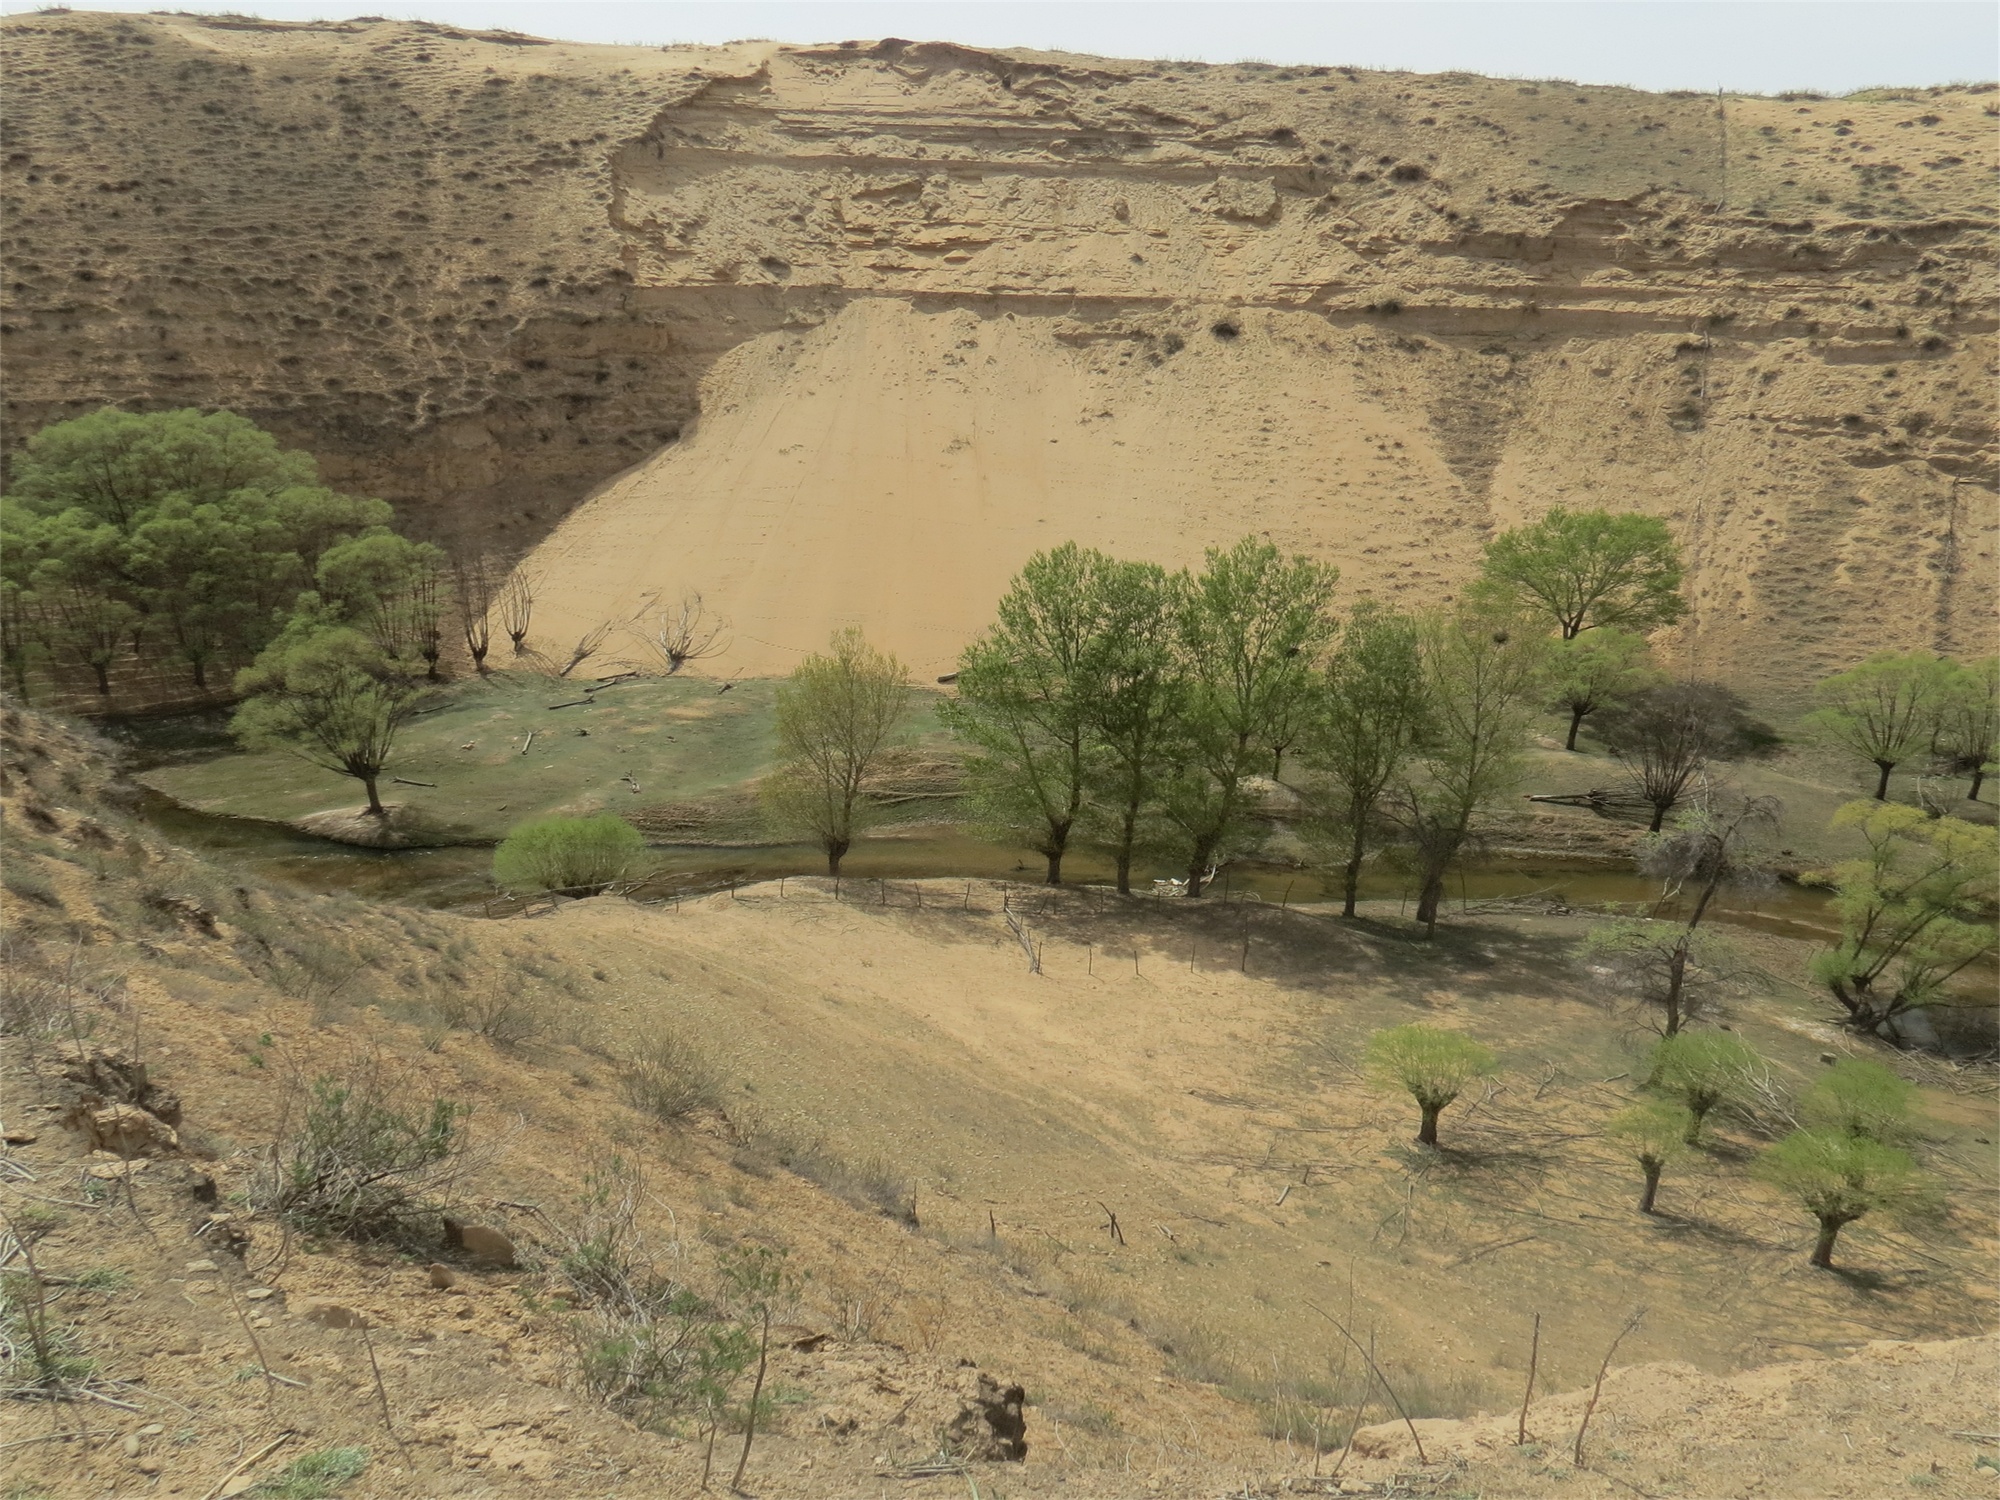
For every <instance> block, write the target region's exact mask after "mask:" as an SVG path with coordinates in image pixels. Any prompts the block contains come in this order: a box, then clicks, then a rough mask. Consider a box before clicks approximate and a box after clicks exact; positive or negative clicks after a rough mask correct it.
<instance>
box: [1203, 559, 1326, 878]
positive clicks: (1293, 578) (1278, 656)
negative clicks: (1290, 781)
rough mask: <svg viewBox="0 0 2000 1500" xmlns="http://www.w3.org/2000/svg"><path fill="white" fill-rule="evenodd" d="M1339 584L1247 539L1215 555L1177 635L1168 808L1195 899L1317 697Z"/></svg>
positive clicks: (1320, 569) (1312, 566)
mask: <svg viewBox="0 0 2000 1500" xmlns="http://www.w3.org/2000/svg"><path fill="white" fill-rule="evenodd" d="M1339 576H1340V575H1339V570H1338V569H1335V568H1332V567H1329V566H1327V565H1325V564H1322V563H1316V562H1314V561H1312V559H1310V558H1307V557H1290V558H1287V557H1284V556H1283V555H1281V554H1280V553H1279V551H1278V549H1277V548H1276V547H1274V546H1273V545H1272V544H1271V543H1269V542H1263V541H1259V540H1258V539H1257V538H1255V537H1245V538H1243V540H1242V541H1240V542H1238V543H1237V544H1236V545H1235V546H1234V547H1231V548H1230V549H1229V550H1228V551H1226V552H1225V551H1222V550H1221V549H1219V548H1214V547H1211V548H1210V549H1209V551H1208V561H1207V564H1206V566H1204V567H1203V569H1202V571H1201V573H1200V574H1199V575H1197V576H1196V578H1195V579H1194V581H1193V583H1192V585H1191V586H1190V587H1189V588H1188V590H1187V591H1186V594H1185V597H1184V600H1183V607H1182V610H1181V620H1180V631H1179V635H1180V647H1181V651H1182V653H1183V654H1184V656H1185V658H1186V661H1187V670H1188V692H1187V705H1186V711H1185V713H1184V714H1183V715H1182V719H1181V731H1180V733H1179V734H1178V735H1177V736H1176V740H1177V742H1178V743H1177V746H1176V752H1175V757H1174V758H1175V762H1176V765H1175V770H1174V773H1173V775H1172V776H1171V777H1170V778H1169V779H1168V783H1167V786H1166V788H1165V797H1164V803H1165V811H1166V815H1167V817H1168V819H1169V820H1171V821H1172V823H1173V824H1174V825H1175V826H1176V827H1177V828H1178V829H1179V830H1180V833H1181V837H1182V841H1183V846H1184V848H1185V850H1186V856H1187V863H1188V883H1187V893H1188V895H1190V896H1199V895H1200V894H1201V891H1202V886H1203V885H1204V884H1205V883H1206V881H1207V879H1208V873H1209V871H1210V870H1211V869H1212V868H1213V867H1214V865H1215V863H1216V860H1217V858H1218V856H1219V855H1221V854H1222V853H1223V852H1224V850H1225V849H1226V848H1227V846H1228V844H1229V841H1230V839H1231V837H1232V836H1233V835H1234V834H1235V833H1236V832H1237V831H1238V826H1239V824H1240V823H1241V821H1242V818H1243V814H1244V812H1245V810H1246V808H1247V806H1248V804H1249V796H1250V794H1249V787H1248V785H1247V783H1248V781H1249V780H1250V778H1251V777H1253V776H1255V775H1256V774H1257V773H1258V771H1259V769H1260V767H1261V766H1262V764H1263V758H1264V754H1265V752H1266V750H1267V749H1268V747H1269V746H1270V745H1271V744H1272V743H1274V739H1275V732H1276V730H1277V728H1278V726H1279V725H1280V724H1282V723H1284V722H1285V721H1286V719H1287V718H1289V717H1290V716H1291V715H1292V714H1293V713H1294V712H1295V710H1296V706H1297V704H1298V701H1299V700H1300V698H1301V697H1302V696H1303V695H1304V694H1305V693H1306V692H1307V690H1308V688H1309V686H1310V683H1311V674H1312V667H1313V665H1314V662H1315V659H1316V658H1317V657H1318V655H1319V653H1320V651H1321V650H1322V649H1323V648H1324V647H1325V645H1326V643H1327V641H1328V639H1329V638H1330V637H1331V635H1332V633H1333V622H1332V619H1331V617H1330V615H1329V613H1328V610H1329V606H1330V604H1331V601H1332V596H1333V586H1334V582H1335V581H1336V580H1337V579H1338V578H1339Z"/></svg>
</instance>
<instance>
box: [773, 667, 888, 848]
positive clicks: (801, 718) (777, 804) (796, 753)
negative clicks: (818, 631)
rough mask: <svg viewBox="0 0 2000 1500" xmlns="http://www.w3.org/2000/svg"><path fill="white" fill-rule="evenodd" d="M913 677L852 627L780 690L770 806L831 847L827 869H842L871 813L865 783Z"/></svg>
mask: <svg viewBox="0 0 2000 1500" xmlns="http://www.w3.org/2000/svg"><path fill="white" fill-rule="evenodd" d="M907 678H908V673H907V672H906V671H905V669H904V667H903V664H902V663H901V662H899V661H897V660H896V658H895V657H893V656H891V655H889V654H888V653H886V652H882V651H877V650H876V649H875V648H874V647H873V646H870V645H869V644H868V642H867V641H866V640H865V639H864V638H863V637H862V634H861V632H860V631H859V630H855V629H852V628H849V629H847V630H842V631H839V632H837V633H836V634H835V635H834V637H833V641H832V645H831V647H830V649H829V650H828V651H827V653H826V654H824V655H816V656H809V657H807V658H806V659H805V660H804V661H802V662H800V663H799V665H798V667H797V668H796V669H795V670H794V671H793V672H792V675H791V677H790V679H789V680H788V681H786V682H785V683H784V684H783V685H782V686H781V687H780V688H779V689H778V710H777V732H778V768H777V770H776V771H774V772H773V773H772V774H771V775H770V776H768V777H766V778H765V780H764V786H763V795H764V799H765V805H766V807H767V808H768V809H769V811H770V813H771V815H772V816H773V818H774V819H775V820H776V821H777V822H778V823H780V824H781V825H783V826H785V827H788V828H793V829H797V830H799V831H801V832H804V833H807V834H810V835H811V837H812V838H813V839H814V840H816V841H817V842H818V843H819V845H820V847H821V848H823V849H825V850H826V873H827V874H829V875H838V874H839V873H840V861H841V859H842V858H843V857H844V856H845V855H846V853H847V851H848V848H849V847H850V846H851V845H852V844H853V842H854V835H855V833H856V831H857V829H858V828H859V827H860V825H861V823H862V821H863V820H864V818H865V817H866V815H867V811H868V809H867V805H866V803H865V802H864V801H863V799H862V786H863V783H864V782H865V781H866V780H867V777H868V773H869V772H870V770H872V769H873V768H874V766H875V765H876V763H877V762H878V761H879V759H880V757H881V754H882V751H883V748H884V747H885V746H886V745H887V744H888V742H889V736H890V734H891V733H892V732H893V731H894V730H895V728H896V725H897V724H898V723H899V722H900V721H901V719H902V717H903V714H904V712H905V710H906V709H907V707H908V705H909V697H910V689H909V686H908V682H907Z"/></svg>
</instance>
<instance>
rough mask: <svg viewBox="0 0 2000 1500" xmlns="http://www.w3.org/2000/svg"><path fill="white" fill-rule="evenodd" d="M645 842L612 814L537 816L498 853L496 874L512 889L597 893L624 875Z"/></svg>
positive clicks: (494, 861)
mask: <svg viewBox="0 0 2000 1500" xmlns="http://www.w3.org/2000/svg"><path fill="white" fill-rule="evenodd" d="M645 847H646V844H645V840H644V839H643V838H641V837H640V835H639V830H638V829H636V828H634V827H633V826H632V825H631V824H630V823H627V822H626V821H625V820H624V819H623V818H620V817H617V816H615V815H613V814H611V813H598V814H596V815H595V816H593V817H588V818H536V819H534V820H532V821H530V822H526V823H522V824H520V825H519V826H518V827H516V828H515V829H514V831H513V832H511V833H509V834H508V835H507V837H506V839H505V840H504V841H503V842H502V843H501V845H500V847H499V848H498V849H496V850H495V851H494V852H493V878H494V879H495V880H497V881H498V882H499V883H500V884H501V885H502V886H505V887H506V888H507V889H508V890H511V891H523V892H529V891H545V892H548V893H550V894H553V895H564V896H595V895H598V894H599V893H601V892H602V891H604V890H605V889H607V888H608V887H610V886H611V885H613V884H614V883H616V882H617V881H619V880H621V879H623V878H624V876H625V873H626V872H627V871H628V870H630V869H631V867H632V863H633V861H634V860H636V859H637V858H638V857H639V854H640V852H641V851H642V850H643V849H644V848H645Z"/></svg>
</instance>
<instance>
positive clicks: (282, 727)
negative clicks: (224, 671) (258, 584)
mask: <svg viewBox="0 0 2000 1500" xmlns="http://www.w3.org/2000/svg"><path fill="white" fill-rule="evenodd" d="M236 691H237V692H238V693H240V694H242V695H243V702H242V704H241V706H239V707H238V708H237V710H236V715H235V717H234V718H233V719H232V720H231V721H230V726H229V727H230V731H231V732H232V733H233V734H234V735H235V736H236V738H237V740H238V741H239V742H240V743H241V744H242V745H243V746H244V748H245V749H251V750H260V749H277V750H286V751H289V752H290V753H292V754H294V755H296V756H298V757H300V758H301V759H302V760H306V761H309V762H311V763H312V764H313V765H316V766H320V767H322V768H323V769H325V770H329V771H336V772H338V773H339V774H340V775H342V776H352V777H353V778H354V779H355V780H356V781H359V782H360V783H361V784H362V786H363V787H365V788H366V789H367V792H368V812H369V814H370V815H371V816H373V817H377V818H386V817H387V816H388V815H389V813H388V809H387V808H385V807H383V805H382V799H381V797H380V796H379V795H378V793H377V790H376V785H377V783H378V782H379V781H380V780H381V777H382V773H383V771H384V770H385V769H387V767H388V764H389V757H390V755H391V754H392V753H393V752H394V750H395V746H396V736H397V735H398V734H399V733H400V732H401V730H402V727H403V725H405V724H406V723H408V722H409V720H410V717H411V715H412V714H414V713H415V712H416V707H417V699H418V688H417V684H416V683H414V682H413V681H412V680H411V679H410V675H409V672H408V669H407V667H406V666H405V665H404V664H403V663H400V662H398V661H396V660H395V659H394V658H392V657H390V656H387V655H385V654H384V653H383V651H382V650H381V648H380V647H379V646H377V645H376V644H375V643H374V642H373V641H371V640H369V639H368V638H367V637H366V636H364V635H362V634H361V633H360V632H359V631H356V630H352V629H348V628H346V627H342V626H333V627H329V626H326V625H324V624H320V623H318V622H316V621H313V620H311V619H308V618H306V617H303V616H302V617H299V618H297V619H295V620H294V621H293V622H292V624H291V625H289V626H288V627H287V628H286V630H285V632H284V634H282V635H281V636H279V637H278V639H277V640H275V641H273V642H272V643H271V644H270V645H269V646H267V647H265V649H264V650H263V652H262V653H260V654H259V655H258V657H257V660H256V662H255V663H254V664H253V665H251V666H248V667H245V668H244V669H243V670H242V671H241V672H239V673H237V675H236Z"/></svg>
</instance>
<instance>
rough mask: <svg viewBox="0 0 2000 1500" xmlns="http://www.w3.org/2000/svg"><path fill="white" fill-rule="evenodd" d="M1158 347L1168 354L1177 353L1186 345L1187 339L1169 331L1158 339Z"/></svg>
mask: <svg viewBox="0 0 2000 1500" xmlns="http://www.w3.org/2000/svg"><path fill="white" fill-rule="evenodd" d="M1160 347H1161V348H1162V349H1163V350H1165V351H1166V352H1167V353H1168V354H1178V353H1180V352H1181V350H1183V349H1185V348H1186V347H1187V340H1186V339H1184V338H1182V337H1181V336H1180V335H1179V334H1178V333H1169V334H1166V335H1164V336H1163V337H1162V338H1161V339H1160Z"/></svg>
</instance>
